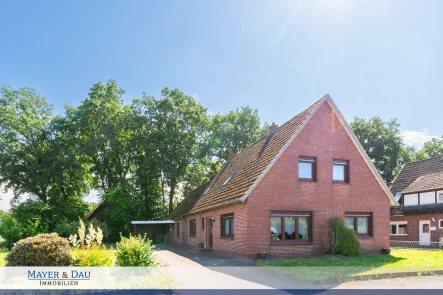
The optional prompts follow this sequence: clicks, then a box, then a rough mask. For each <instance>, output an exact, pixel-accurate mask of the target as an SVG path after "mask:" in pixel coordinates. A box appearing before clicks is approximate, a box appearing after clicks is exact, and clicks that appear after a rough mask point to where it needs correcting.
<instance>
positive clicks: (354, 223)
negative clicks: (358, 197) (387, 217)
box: [345, 212, 372, 236]
mask: <svg viewBox="0 0 443 295" xmlns="http://www.w3.org/2000/svg"><path fill="white" fill-rule="evenodd" d="M345 225H346V226H347V227H349V228H351V229H353V230H354V231H355V233H356V234H357V235H358V236H371V235H372V213H360V212H359V213H345Z"/></svg>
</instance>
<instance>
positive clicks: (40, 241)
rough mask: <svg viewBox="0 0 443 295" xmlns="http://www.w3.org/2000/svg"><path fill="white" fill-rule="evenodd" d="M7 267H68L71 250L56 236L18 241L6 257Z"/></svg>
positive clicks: (49, 235)
mask: <svg viewBox="0 0 443 295" xmlns="http://www.w3.org/2000/svg"><path fill="white" fill-rule="evenodd" d="M5 260H6V262H7V264H6V265H7V266H69V265H71V261H72V257H71V248H70V247H69V242H68V240H67V239H64V238H61V237H59V236H58V235H57V234H55V233H52V234H41V235H37V236H35V237H29V238H26V239H23V240H20V241H18V242H17V243H16V244H15V245H14V247H13V248H12V250H11V253H9V254H8V255H7V256H6V259H5Z"/></svg>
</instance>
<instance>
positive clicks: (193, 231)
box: [189, 219, 197, 236]
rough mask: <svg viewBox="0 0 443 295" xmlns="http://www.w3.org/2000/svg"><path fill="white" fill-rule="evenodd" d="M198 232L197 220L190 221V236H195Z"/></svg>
mask: <svg viewBox="0 0 443 295" xmlns="http://www.w3.org/2000/svg"><path fill="white" fill-rule="evenodd" d="M196 232H197V228H196V222H195V219H191V220H189V235H190V236H195V235H196Z"/></svg>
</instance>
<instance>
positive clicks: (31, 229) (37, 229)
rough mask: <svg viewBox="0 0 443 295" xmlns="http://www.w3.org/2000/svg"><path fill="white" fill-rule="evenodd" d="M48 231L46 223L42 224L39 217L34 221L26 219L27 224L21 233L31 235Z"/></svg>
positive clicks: (26, 235)
mask: <svg viewBox="0 0 443 295" xmlns="http://www.w3.org/2000/svg"><path fill="white" fill-rule="evenodd" d="M48 231H49V227H48V225H45V226H42V225H41V224H40V219H39V218H37V219H35V220H34V221H31V220H28V223H27V225H26V226H25V227H24V228H23V234H24V236H25V237H33V236H36V235H38V234H47V233H48Z"/></svg>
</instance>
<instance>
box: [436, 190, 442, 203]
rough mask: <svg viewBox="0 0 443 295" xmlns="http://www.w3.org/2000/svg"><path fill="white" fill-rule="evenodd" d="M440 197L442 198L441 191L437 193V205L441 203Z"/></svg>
mask: <svg viewBox="0 0 443 295" xmlns="http://www.w3.org/2000/svg"><path fill="white" fill-rule="evenodd" d="M440 196H443V192H442V191H439V192H437V203H443V201H440Z"/></svg>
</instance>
